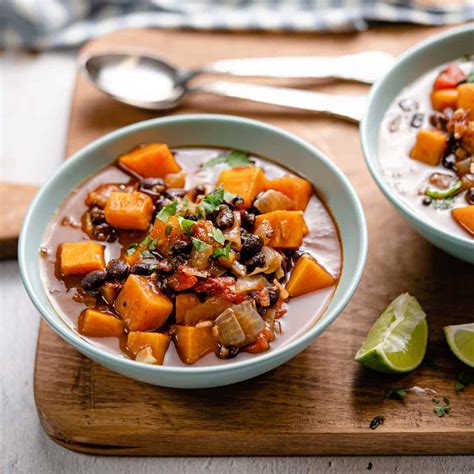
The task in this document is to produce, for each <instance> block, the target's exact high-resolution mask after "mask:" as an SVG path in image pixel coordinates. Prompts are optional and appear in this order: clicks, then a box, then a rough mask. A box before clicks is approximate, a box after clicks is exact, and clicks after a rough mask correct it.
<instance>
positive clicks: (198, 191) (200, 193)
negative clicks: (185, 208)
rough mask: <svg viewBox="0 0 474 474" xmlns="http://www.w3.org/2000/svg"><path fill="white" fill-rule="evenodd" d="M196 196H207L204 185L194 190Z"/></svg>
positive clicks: (199, 185)
mask: <svg viewBox="0 0 474 474" xmlns="http://www.w3.org/2000/svg"><path fill="white" fill-rule="evenodd" d="M193 192H194V195H195V196H200V195H202V194H206V188H205V187H204V185H203V184H198V185H197V186H196V187H195V188H194V189H193Z"/></svg>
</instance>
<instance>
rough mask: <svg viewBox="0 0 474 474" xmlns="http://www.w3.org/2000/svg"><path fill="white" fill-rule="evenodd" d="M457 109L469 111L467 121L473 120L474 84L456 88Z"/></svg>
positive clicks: (470, 83)
mask: <svg viewBox="0 0 474 474" xmlns="http://www.w3.org/2000/svg"><path fill="white" fill-rule="evenodd" d="M457 89H458V108H460V109H465V110H467V109H469V120H474V83H472V82H469V83H466V84H461V85H460V86H458V88H457Z"/></svg>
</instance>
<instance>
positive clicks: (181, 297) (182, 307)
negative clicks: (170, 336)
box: [175, 293, 201, 324]
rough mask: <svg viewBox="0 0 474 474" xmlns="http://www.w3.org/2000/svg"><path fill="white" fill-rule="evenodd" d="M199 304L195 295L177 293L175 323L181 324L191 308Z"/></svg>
mask: <svg viewBox="0 0 474 474" xmlns="http://www.w3.org/2000/svg"><path fill="white" fill-rule="evenodd" d="M200 303H201V302H200V301H199V298H198V296H197V295H196V294H195V293H179V294H177V295H176V301H175V315H176V322H177V323H178V324H183V323H184V321H185V316H186V313H187V312H188V311H189V310H190V309H191V308H193V307H195V306H198V305H199V304H200Z"/></svg>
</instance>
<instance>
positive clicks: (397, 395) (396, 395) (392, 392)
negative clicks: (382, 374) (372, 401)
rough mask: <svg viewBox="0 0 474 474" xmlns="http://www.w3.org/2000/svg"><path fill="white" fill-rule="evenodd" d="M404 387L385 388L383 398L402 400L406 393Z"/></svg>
mask: <svg viewBox="0 0 474 474" xmlns="http://www.w3.org/2000/svg"><path fill="white" fill-rule="evenodd" d="M407 393H408V392H407V390H406V388H389V389H387V390H385V398H391V399H393V400H403V399H404V398H405V397H406V395H407Z"/></svg>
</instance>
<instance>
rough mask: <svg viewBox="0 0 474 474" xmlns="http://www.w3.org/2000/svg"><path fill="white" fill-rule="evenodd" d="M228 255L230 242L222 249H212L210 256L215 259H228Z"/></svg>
mask: <svg viewBox="0 0 474 474" xmlns="http://www.w3.org/2000/svg"><path fill="white" fill-rule="evenodd" d="M229 255H230V242H229V243H228V244H227V245H226V246H225V247H224V248H223V249H220V248H217V249H214V251H213V252H212V256H213V257H215V258H220V257H223V258H229Z"/></svg>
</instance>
